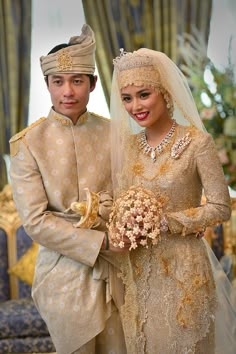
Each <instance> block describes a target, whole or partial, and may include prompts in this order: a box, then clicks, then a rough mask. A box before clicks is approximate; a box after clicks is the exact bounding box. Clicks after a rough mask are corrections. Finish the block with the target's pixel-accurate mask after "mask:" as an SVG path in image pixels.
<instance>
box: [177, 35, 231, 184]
mask: <svg viewBox="0 0 236 354" xmlns="http://www.w3.org/2000/svg"><path fill="white" fill-rule="evenodd" d="M193 33H194V34H193V35H189V34H187V33H185V34H183V35H182V36H180V37H179V38H178V39H179V51H180V58H181V61H182V62H183V64H182V65H181V66H180V68H181V70H182V71H183V73H184V74H185V75H186V77H187V79H188V82H189V85H190V87H191V90H192V94H193V97H194V99H195V102H196V105H197V108H198V111H199V113H200V116H201V118H202V120H203V123H204V126H205V128H206V130H207V131H208V133H210V134H211V135H212V136H213V138H214V141H215V144H216V147H217V150H218V154H219V158H220V161H221V163H222V166H223V169H224V173H225V177H226V180H227V183H228V185H229V186H230V187H231V188H232V189H234V190H236V74H235V72H236V71H235V66H234V65H233V64H232V60H231V59H232V53H231V52H232V50H231V49H232V40H233V37H231V38H230V41H229V47H228V64H227V66H225V67H216V66H215V65H214V63H213V62H212V61H211V60H210V59H209V58H208V57H207V45H206V43H205V41H204V39H203V37H202V36H201V34H200V33H199V32H198V31H197V29H193Z"/></svg>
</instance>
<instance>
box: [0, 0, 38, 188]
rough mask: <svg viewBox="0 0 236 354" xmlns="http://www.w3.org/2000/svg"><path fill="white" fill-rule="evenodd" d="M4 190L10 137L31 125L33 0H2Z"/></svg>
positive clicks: (0, 177)
mask: <svg viewBox="0 0 236 354" xmlns="http://www.w3.org/2000/svg"><path fill="white" fill-rule="evenodd" d="M0 37H1V40H0V77H1V80H0V190H1V189H2V188H3V186H4V185H5V184H6V182H7V176H6V170H5V163H4V160H3V156H4V154H9V143H8V141H9V139H10V137H11V136H12V135H14V134H15V133H17V132H19V131H20V130H21V129H23V128H24V127H25V126H26V125H27V121H28V104H29V86H30V50H31V0H20V1H19V0H0Z"/></svg>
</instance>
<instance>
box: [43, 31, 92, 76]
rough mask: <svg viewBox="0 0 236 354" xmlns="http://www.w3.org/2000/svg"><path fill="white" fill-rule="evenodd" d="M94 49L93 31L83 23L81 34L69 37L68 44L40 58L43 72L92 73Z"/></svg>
mask: <svg viewBox="0 0 236 354" xmlns="http://www.w3.org/2000/svg"><path fill="white" fill-rule="evenodd" d="M95 49H96V43H95V37H94V33H93V31H92V29H91V27H90V26H88V25H87V24H85V25H83V27H82V30H81V35H80V36H74V37H71V38H70V40H69V43H68V46H66V47H65V48H62V49H60V50H58V51H57V52H55V53H51V54H48V55H46V56H42V57H41V58H40V64H41V69H42V71H43V74H44V75H49V74H59V73H60V74H72V73H80V74H94V71H95Z"/></svg>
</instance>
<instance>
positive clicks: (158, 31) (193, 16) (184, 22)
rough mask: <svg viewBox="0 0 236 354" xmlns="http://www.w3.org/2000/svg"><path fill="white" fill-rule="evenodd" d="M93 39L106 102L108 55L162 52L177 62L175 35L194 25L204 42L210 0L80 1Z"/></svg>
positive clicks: (206, 32) (206, 34)
mask: <svg viewBox="0 0 236 354" xmlns="http://www.w3.org/2000/svg"><path fill="white" fill-rule="evenodd" d="M83 7H84V12H85V18H86V22H87V23H88V24H89V25H90V26H91V27H92V28H93V30H94V32H95V36H96V41H97V51H96V62H97V67H98V71H99V74H100V78H101V81H102V85H103V89H104V93H105V97H106V100H107V102H108V104H109V97H110V87H111V77H112V58H114V57H116V56H117V55H119V48H124V49H125V50H126V51H133V50H137V49H139V48H141V47H147V48H150V49H156V50H159V51H162V52H164V53H166V54H167V55H168V56H169V57H170V58H172V59H173V60H174V61H175V62H176V63H178V46H177V35H181V34H182V33H184V32H187V33H191V28H192V26H195V27H196V28H197V29H198V30H199V31H200V32H201V33H202V34H203V36H204V37H205V39H206V42H207V41H208V35H209V25H210V18H211V9H212V0H205V1H199V0H119V1H117V0H83Z"/></svg>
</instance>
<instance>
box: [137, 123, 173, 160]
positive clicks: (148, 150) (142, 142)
mask: <svg viewBox="0 0 236 354" xmlns="http://www.w3.org/2000/svg"><path fill="white" fill-rule="evenodd" d="M175 128H176V121H175V120H174V121H173V124H172V127H171V129H170V130H169V132H168V133H167V134H166V136H165V137H164V138H163V139H162V141H161V142H160V144H158V145H157V146H156V147H151V146H150V145H149V144H148V142H147V137H146V134H145V130H143V131H142V132H141V136H140V139H139V147H140V149H141V150H143V153H144V154H145V155H150V156H151V159H152V161H153V162H155V161H156V159H157V154H160V153H161V152H162V151H163V149H164V147H165V146H166V145H168V144H169V142H170V139H171V138H172V136H173V135H174V132H175Z"/></svg>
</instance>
